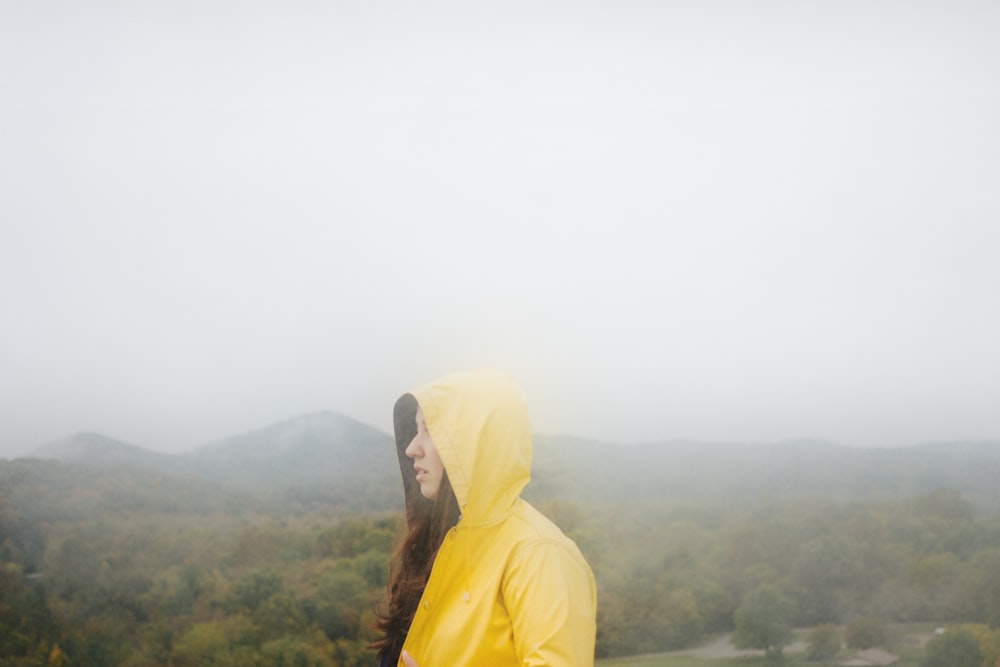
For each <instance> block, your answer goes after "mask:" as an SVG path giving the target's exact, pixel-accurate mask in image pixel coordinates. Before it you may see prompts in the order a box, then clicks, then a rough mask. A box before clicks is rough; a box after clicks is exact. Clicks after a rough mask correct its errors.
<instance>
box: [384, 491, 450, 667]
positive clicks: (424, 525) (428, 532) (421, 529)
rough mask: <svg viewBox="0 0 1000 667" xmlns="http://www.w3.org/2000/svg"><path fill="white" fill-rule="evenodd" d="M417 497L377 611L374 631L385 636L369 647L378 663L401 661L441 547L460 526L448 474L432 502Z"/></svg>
mask: <svg viewBox="0 0 1000 667" xmlns="http://www.w3.org/2000/svg"><path fill="white" fill-rule="evenodd" d="M414 495H416V496H417V497H414V498H411V500H410V502H408V503H407V507H406V523H407V531H406V535H405V536H404V537H403V538H402V539H401V540H399V541H398V542H397V544H396V547H395V549H394V550H393V553H392V557H391V559H390V562H389V581H388V584H387V585H386V595H385V599H384V600H383V601H382V603H381V604H380V605H379V606H378V607H377V608H376V610H375V616H376V619H377V620H376V622H375V629H376V630H379V631H381V632H382V633H383V636H382V638H381V639H378V640H377V641H375V642H372V644H371V645H370V646H369V648H374V649H377V651H378V658H379V664H390V665H395V664H396V662H397V661H398V660H399V654H400V652H401V651H402V650H403V641H404V640H405V639H406V633H407V632H409V630H410V624H411V623H412V622H413V616H414V614H416V612H417V605H418V604H419V603H420V596H421V595H423V592H424V587H425V586H426V585H427V579H428V578H429V577H430V575H431V567H432V566H433V565H434V558H435V556H437V552H438V548H439V547H440V546H441V542H443V541H444V536H445V535H446V534H447V533H448V530H449V529H451V527H452V526H454V525H455V524H456V523H458V517H459V509H458V501H457V500H456V499H455V491H454V490H453V489H452V488H451V482H449V481H448V475H447V474H446V475H445V476H444V477H443V478H442V480H441V487H440V488H439V489H438V493H437V496H436V497H435V498H434V499H433V500H428V499H426V498H424V497H423V496H420V495H419V493H417V494H414ZM386 656H387V657H388V658H389V660H388V661H385V660H384V657H386Z"/></svg>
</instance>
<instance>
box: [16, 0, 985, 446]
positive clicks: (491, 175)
mask: <svg viewBox="0 0 1000 667" xmlns="http://www.w3.org/2000/svg"><path fill="white" fill-rule="evenodd" d="M998 119H1000V4H998V3H996V2H989V1H987V2H962V1H959V2H955V1H951V0H947V1H945V0H942V1H940V2H919V1H905V2H904V1H902V0H898V1H897V0H887V1H879V0H865V1H862V2H849V1H848V2H845V1H843V0H836V1H834V0H830V1H827V2H808V1H800V0H796V1H794V2H793V1H787V2H763V1H761V2H755V1H747V0H731V1H726V2H720V1H715V0H691V1H689V2H670V1H664V2H649V1H644V2H640V1H634V0H615V1H614V2H612V1H606V2H577V3H570V2H552V1H550V0H538V1H534V2H511V1H506V2H453V3H438V2H419V3H418V2H336V1H334V0H326V1H323V2H320V1H319V0H312V1H307V0H291V1H287V2H247V1H245V0H241V1H233V2H222V1H221V0H198V1H194V0H189V1H183V0H180V1H179V0H169V1H168V0H150V1H147V2H134V1H131V0H122V1H120V2H107V1H103V0H98V1H94V2H87V3H77V2H67V1H61V0H52V1H49V2H38V1H37V0H7V1H5V2H3V3H2V4H0V318H2V319H0V456H12V455H15V454H20V453H23V452H26V451H27V450H29V449H31V448H32V447H34V446H37V445H39V444H42V443H44V442H47V441H50V440H53V439H57V438H60V437H63V436H65V435H68V434H70V433H73V432H76V431H81V430H90V431H96V432H100V433H103V434H106V435H109V436H112V437H115V438H118V439H121V440H125V441H127V442H131V443H134V444H138V445H142V446H145V447H148V448H151V449H155V450H159V451H182V450H188V449H191V448H193V447H196V446H198V445H201V444H205V443H207V442H211V441H214V440H217V439H220V438H223V437H226V436H229V435H233V434H236V433H240V432H243V431H246V430H250V429H253V428H256V427H259V426H263V425H266V424H268V423H270V422H273V421H276V420H280V419H285V418H288V417H292V416H295V415H298V414H301V413H304V412H310V411H314V410H320V409H333V410H337V411H339V412H343V413H345V414H348V415H351V416H353V417H355V418H357V419H360V420H362V421H365V422H368V423H370V424H372V425H374V426H377V427H379V428H382V429H385V430H387V431H388V430H389V429H390V413H391V408H392V404H393V402H394V400H395V398H396V397H397V396H398V394H400V393H401V392H403V391H404V390H406V389H407V388H409V387H411V386H413V385H415V384H419V383H421V382H424V381H426V380H429V379H432V378H433V377H436V376H438V375H440V374H443V373H445V372H448V371H451V370H455V369H463V368H474V367H477V366H497V367H500V368H502V369H505V370H507V371H509V372H511V373H513V374H514V375H515V376H517V377H518V378H519V379H520V380H521V381H522V383H523V384H524V385H525V387H526V389H527V391H528V395H529V401H530V403H531V406H532V409H533V414H534V420H535V426H536V429H537V430H539V431H542V432H564V433H574V434H577V435H582V436H589V437H597V438H603V439H611V440H616V441H636V440H659V439H673V438H695V439H702V440H724V441H736V442H758V441H769V440H780V439H785V438H792V437H798V436H814V437H820V438H826V439H830V440H833V441H835V442H840V443H843V444H849V445H859V446H872V445H885V446H897V445H903V444H912V443H915V442H921V441H927V440H942V439H962V438H974V439H986V438H1000V408H998V406H1000V343H998V341H1000V122H998Z"/></svg>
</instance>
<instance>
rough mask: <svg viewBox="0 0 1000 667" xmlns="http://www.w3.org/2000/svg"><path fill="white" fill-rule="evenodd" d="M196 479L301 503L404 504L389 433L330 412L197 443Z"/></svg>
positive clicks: (381, 506)
mask: <svg viewBox="0 0 1000 667" xmlns="http://www.w3.org/2000/svg"><path fill="white" fill-rule="evenodd" d="M185 458H186V460H187V462H188V463H189V465H190V466H191V469H192V470H193V471H196V474H198V475H199V476H201V477H204V478H206V479H212V480H215V481H218V482H220V483H224V484H228V485H233V486H237V487H240V488H247V489H255V490H257V491H258V492H262V493H264V494H265V495H275V494H277V495H280V496H282V497H284V498H287V499H291V500H295V501H297V502H300V503H306V504H308V503H324V504H333V505H337V506H344V507H350V508H361V507H367V508H368V509H388V508H390V507H395V506H401V505H402V490H401V488H400V482H399V465H398V463H397V459H396V447H395V442H394V440H393V438H392V436H389V435H387V434H385V433H383V432H381V431H379V430H377V429H374V428H372V427H370V426H368V425H366V424H363V423H361V422H359V421H357V420H354V419H351V418H350V417H346V416H344V415H341V414H338V413H335V412H330V411H327V412H318V413H314V414H307V415H303V416H300V417H296V418H294V419H289V420H286V421H282V422H279V423H276V424H272V425H270V426H266V427H264V428H261V429H258V430H255V431H251V432H249V433H244V434H242V435H237V436H233V437H231V438H227V439H225V440H222V441H220V442H217V443H214V444H211V445H207V446H204V447H201V448H199V449H196V450H195V451H194V452H192V453H190V454H188V455H187V456H186V457H185Z"/></svg>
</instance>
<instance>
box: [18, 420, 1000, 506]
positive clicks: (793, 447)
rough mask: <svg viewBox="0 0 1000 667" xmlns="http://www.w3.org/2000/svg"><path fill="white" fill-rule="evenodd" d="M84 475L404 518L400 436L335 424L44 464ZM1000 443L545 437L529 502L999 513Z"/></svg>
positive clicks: (54, 453) (130, 448)
mask: <svg viewBox="0 0 1000 667" xmlns="http://www.w3.org/2000/svg"><path fill="white" fill-rule="evenodd" d="M35 454H36V456H37V457H39V458H54V459H59V460H61V461H67V462H75V463H77V464H80V465H84V464H85V465H88V466H97V467H100V468H111V469H117V470H137V471H146V472H155V473H157V474H159V475H172V476H175V477H181V478H188V479H197V480H201V481H202V482H208V483H211V484H213V485H215V486H217V487H219V488H231V489H234V490H237V491H239V492H243V493H250V494H252V495H253V497H255V498H257V499H258V500H260V501H262V502H267V503H272V504H273V505H274V506H275V507H280V508H282V509H281V511H289V508H290V507H302V508H310V507H312V508H324V509H325V510H329V511H361V510H365V511H371V510H389V509H399V508H400V507H401V506H402V491H401V488H400V481H399V468H398V464H397V460H396V453H395V447H394V445H393V438H392V436H390V435H388V434H385V433H383V432H381V431H379V430H377V429H374V428H372V427H370V426H367V425H365V424H363V423H361V422H358V421H356V420H354V419H351V418H350V417H346V416H344V415H341V414H338V413H335V412H329V411H327V412H318V413H313V414H307V415H302V416H299V417H295V418H293V419H288V420H285V421H282V422H278V423H275V424H271V425H268V426H265V427H263V428H260V429H256V430H254V431H250V432H248V433H244V434H241V435H236V436H233V437H231V438H227V439H225V440H222V441H219V442H216V443H213V444H210V445H206V446H203V447H200V448H198V449H196V450H194V451H192V452H189V453H187V454H182V455H168V454H158V453H155V452H150V451H148V450H145V449H142V448H141V447H136V446H134V445H128V444H125V443H121V442H118V441H115V440H113V439H111V438H106V437H103V436H99V435H95V434H78V435H75V436H71V437H70V438H67V439H66V440H63V441H59V442H57V443H50V444H49V445H46V446H45V447H42V448H40V449H39V450H37V451H36V452H35ZM997 479H1000V442H954V443H933V444H925V445H917V446H913V447H905V448H895V449H858V448H852V447H844V446H840V445H836V444H832V443H829V442H824V441H819V440H797V441H789V442H781V443H767V444H755V445H744V444H726V443H701V442H691V441H671V442H659V443H645V444H633V445H618V444H610V443H606V442H599V441H595V440H586V439H583V438H577V437H573V436H560V435H554V436H553V435H536V436H535V456H534V466H533V480H532V483H531V484H530V485H529V486H528V488H527V489H526V492H525V495H526V497H527V498H529V499H531V500H558V499H565V500H572V501H575V502H580V503H613V502H619V501H621V502H658V501H660V500H662V499H665V498H686V497H707V496H716V497H730V498H747V497H755V496H767V495H824V496H830V497H834V498H837V499H840V500H844V501H849V500H862V501H871V500H882V499H884V500H893V499H898V498H901V497H907V496H913V495H917V494H923V493H927V492H930V491H932V490H934V489H935V488H939V487H946V488H951V489H956V490H959V491H961V492H962V493H963V494H964V495H965V496H966V497H967V498H968V499H969V500H970V501H972V502H973V504H974V505H975V506H976V507H977V508H979V509H980V510H982V511H989V512H993V511H1000V487H998V486H997V484H996V480H997Z"/></svg>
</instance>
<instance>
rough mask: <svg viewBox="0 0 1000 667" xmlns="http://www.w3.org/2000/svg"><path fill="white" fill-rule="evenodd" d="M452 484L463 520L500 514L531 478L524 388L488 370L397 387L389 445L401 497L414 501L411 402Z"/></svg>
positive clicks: (417, 492)
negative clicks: (421, 416) (408, 389)
mask: <svg viewBox="0 0 1000 667" xmlns="http://www.w3.org/2000/svg"><path fill="white" fill-rule="evenodd" d="M418 405H419V406H420V408H421V409H422V410H423V413H424V422H425V423H426V424H427V432H428V433H429V434H430V437H431V439H432V440H433V441H434V445H435V447H436V448H437V450H438V454H439V455H440V456H441V462H442V463H443V464H444V468H445V471H446V472H447V474H448V480H449V482H450V483H451V486H452V488H453V489H454V491H455V497H456V499H457V500H458V506H459V509H460V510H461V512H462V518H463V522H467V523H468V524H469V525H473V526H474V525H483V524H488V523H491V522H494V521H498V520H500V519H502V518H504V517H505V516H507V515H508V514H509V513H510V512H511V510H512V509H513V507H514V505H515V503H516V502H517V500H518V498H519V496H520V494H521V491H522V490H523V489H524V487H525V485H526V484H527V483H528V481H529V480H530V478H531V421H530V420H529V418H528V408H527V403H526V401H525V397H524V392H523V391H522V390H521V388H520V387H519V386H518V385H517V383H516V382H515V381H514V380H513V379H512V378H511V377H510V376H508V375H506V374H504V373H501V372H499V371H495V370H478V371H473V372H467V373H454V374H451V375H447V376H445V377H443V378H441V379H439V380H436V381H434V382H431V383H429V384H425V385H423V386H421V387H418V388H416V389H414V390H413V391H411V392H410V393H409V394H404V395H403V396H402V397H401V398H400V399H399V400H398V401H397V402H396V407H395V410H394V423H395V431H396V449H397V454H398V457H399V467H400V473H401V474H402V477H403V489H404V493H405V495H406V504H407V509H408V514H410V511H409V510H412V508H413V506H414V504H415V503H419V502H421V498H422V496H421V495H420V487H419V484H418V483H417V481H416V473H415V471H414V469H413V461H412V460H410V459H409V458H408V457H407V456H406V454H405V453H404V450H405V449H406V447H407V445H409V444H410V441H411V440H412V439H413V436H414V435H416V432H417V429H416V423H415V415H416V411H417V406H418Z"/></svg>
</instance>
